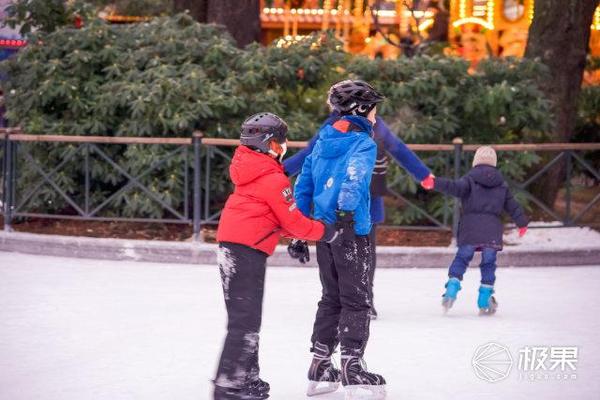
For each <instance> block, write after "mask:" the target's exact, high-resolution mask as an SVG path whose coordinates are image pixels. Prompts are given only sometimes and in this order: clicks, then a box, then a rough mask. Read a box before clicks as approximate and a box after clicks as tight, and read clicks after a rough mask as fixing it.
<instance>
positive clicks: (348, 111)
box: [289, 80, 385, 395]
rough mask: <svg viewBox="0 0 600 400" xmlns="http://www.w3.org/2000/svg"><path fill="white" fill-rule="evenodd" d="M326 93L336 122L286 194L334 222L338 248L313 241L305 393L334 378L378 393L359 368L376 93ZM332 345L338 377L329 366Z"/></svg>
mask: <svg viewBox="0 0 600 400" xmlns="http://www.w3.org/2000/svg"><path fill="white" fill-rule="evenodd" d="M329 94H330V95H329V102H330V105H331V107H332V108H334V109H335V110H336V111H337V112H338V113H339V114H340V115H341V117H340V119H338V120H337V121H336V122H335V123H333V124H332V125H325V126H323V128H322V129H321V130H320V131H319V138H318V140H317V141H316V143H315V145H314V148H313V150H312V152H311V154H310V155H309V156H308V157H306V160H305V161H304V165H303V166H302V172H301V173H300V176H299V177H298V179H297V181H296V186H295V190H294V195H295V198H296V203H297V205H298V208H299V209H300V211H302V213H303V214H304V215H306V216H312V217H313V218H314V219H319V220H321V221H324V222H325V223H334V222H335V223H336V226H337V227H338V228H339V229H341V230H342V237H343V241H342V244H341V245H329V244H323V245H322V244H321V243H317V261H318V264H319V274H320V277H321V283H322V285H323V292H322V293H323V294H322V298H321V300H320V301H319V305H318V310H317V315H316V319H315V323H314V328H313V334H312V338H311V341H312V348H311V351H312V352H313V353H314V356H313V361H312V363H311V366H310V369H309V373H308V378H309V388H308V395H313V394H318V393H324V392H328V391H332V390H335V389H337V386H338V385H339V381H340V380H341V382H342V384H343V385H344V387H345V388H346V390H347V391H348V392H350V393H351V392H353V391H355V390H357V389H358V387H359V386H360V387H361V388H363V389H364V388H368V389H369V390H371V391H372V392H374V393H376V394H379V393H384V392H385V380H384V379H383V377H382V376H381V375H377V374H373V373H369V372H367V371H365V370H364V369H363V367H362V362H361V358H362V356H363V353H364V349H365V347H366V345H367V340H368V337H369V321H370V319H369V310H370V308H371V300H370V296H369V272H370V269H371V262H372V256H371V245H370V239H369V233H370V231H371V216H370V206H371V204H370V201H371V195H370V190H369V186H370V184H371V176H372V173H373V168H374V167H375V161H376V157H377V145H376V144H375V142H374V141H373V139H372V138H371V136H372V131H373V124H374V123H375V113H376V106H377V104H378V103H379V102H381V101H383V96H381V95H380V94H379V93H377V91H376V90H375V89H373V88H372V87H371V86H370V85H369V84H367V83H365V82H362V81H352V80H346V81H342V82H339V83H337V84H335V85H333V86H332V87H331V89H330V91H329ZM289 250H290V254H291V255H292V257H295V258H299V257H302V256H304V254H306V252H307V251H308V249H307V247H306V243H305V242H297V243H293V244H292V245H291V246H290V248H289ZM338 343H340V345H341V354H342V369H341V373H340V371H339V370H337V369H335V368H334V367H333V366H332V364H331V355H332V353H333V352H334V350H335V348H336V347H337V344H338ZM340 375H341V379H340ZM323 385H324V387H322V386H323Z"/></svg>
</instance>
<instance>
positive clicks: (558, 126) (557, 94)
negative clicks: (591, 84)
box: [525, 0, 600, 206]
mask: <svg viewBox="0 0 600 400" xmlns="http://www.w3.org/2000/svg"><path fill="white" fill-rule="evenodd" d="M599 2H600V1H599V0H543V1H536V2H535V9H534V17H533V22H532V24H531V27H530V28H529V38H528V40H527V48H526V51H525V57H527V58H539V59H540V61H541V62H543V63H544V64H545V65H546V66H547V67H548V69H549V71H550V79H544V80H542V81H541V82H540V84H541V88H542V90H543V91H544V93H545V94H546V96H547V98H548V99H549V100H550V101H551V102H552V110H553V115H554V121H553V130H552V133H551V137H552V140H553V141H557V142H559V141H564V142H568V141H569V140H570V139H571V136H572V135H573V131H574V129H575V117H576V112H577V98H578V96H579V92H580V90H581V81H582V78H583V70H584V67H585V62H586V55H587V52H588V47H589V41H590V29H591V28H590V26H591V24H592V19H593V16H594V10H595V9H596V7H597V6H598V4H599ZM563 179H564V163H559V164H558V165H556V167H555V168H552V169H551V170H550V171H548V172H547V174H546V175H545V176H544V179H542V180H541V181H540V184H539V187H540V190H539V191H537V194H538V195H539V196H540V198H541V199H542V200H544V202H545V203H546V204H548V205H549V206H552V205H553V204H554V201H555V200H556V196H557V194H558V190H559V189H560V187H561V186H562V180H563Z"/></svg>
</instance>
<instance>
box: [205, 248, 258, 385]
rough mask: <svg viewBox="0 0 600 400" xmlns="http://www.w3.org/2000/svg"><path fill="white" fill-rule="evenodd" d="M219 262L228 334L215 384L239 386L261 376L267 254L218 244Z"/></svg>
mask: <svg viewBox="0 0 600 400" xmlns="http://www.w3.org/2000/svg"><path fill="white" fill-rule="evenodd" d="M217 263H218V264H219V270H220V272H221V283H222V285H223V294H224V296H225V307H226V308H227V336H226V337H225V343H224V345H223V352H222V353H221V359H220V360H219V366H218V369H217V376H216V378H215V384H216V385H217V386H222V387H232V388H239V387H242V386H243V385H244V383H245V382H247V381H252V380H255V379H256V378H258V374H259V366H258V339H259V335H258V334H259V331H260V324H261V319H262V301H263V291H264V286H265V270H266V263H267V255H266V254H265V253H263V252H261V251H258V250H255V249H252V248H250V247H248V246H244V245H240V244H235V243H227V242H223V243H220V244H219V252H218V255H217Z"/></svg>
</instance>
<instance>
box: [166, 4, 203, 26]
mask: <svg viewBox="0 0 600 400" xmlns="http://www.w3.org/2000/svg"><path fill="white" fill-rule="evenodd" d="M208 2H209V0H173V6H174V9H175V11H177V12H185V11H187V12H189V13H190V15H191V16H192V18H194V19H195V20H197V21H199V22H207V21H208V18H207V12H208Z"/></svg>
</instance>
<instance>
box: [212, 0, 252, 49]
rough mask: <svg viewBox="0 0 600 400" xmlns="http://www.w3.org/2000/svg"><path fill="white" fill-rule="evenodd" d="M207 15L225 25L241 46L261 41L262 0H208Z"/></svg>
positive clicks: (217, 22) (215, 21)
mask: <svg viewBox="0 0 600 400" xmlns="http://www.w3.org/2000/svg"><path fill="white" fill-rule="evenodd" d="M207 16H208V18H207V20H208V22H214V23H216V24H221V25H225V26H226V27H227V30H228V31H229V33H230V34H231V36H233V38H234V39H235V41H236V42H237V44H238V46H239V47H244V46H246V45H247V44H249V43H252V42H258V41H260V0H208V13H207Z"/></svg>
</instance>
